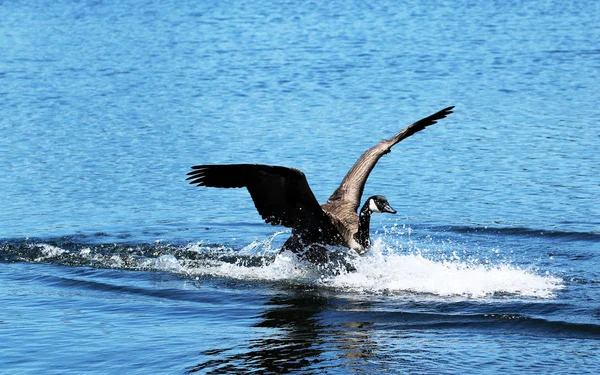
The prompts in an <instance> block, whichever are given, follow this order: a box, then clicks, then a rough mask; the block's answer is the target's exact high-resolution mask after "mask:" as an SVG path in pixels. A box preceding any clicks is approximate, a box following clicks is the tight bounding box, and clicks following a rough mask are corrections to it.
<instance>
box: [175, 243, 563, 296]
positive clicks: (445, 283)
mask: <svg viewBox="0 0 600 375" xmlns="http://www.w3.org/2000/svg"><path fill="white" fill-rule="evenodd" d="M350 262H351V263H352V265H353V266H354V267H355V268H356V272H347V271H346V270H345V269H338V270H334V271H337V272H323V270H320V269H318V268H317V267H315V266H313V265H311V264H308V263H307V262H304V261H301V260H299V259H298V258H297V257H296V256H295V255H294V254H291V253H283V254H279V255H277V256H276V257H275V260H274V261H272V262H271V263H268V264H264V265H261V266H247V265H246V264H244V262H236V263H227V262H216V263H212V264H206V265H204V266H201V267H197V268H189V269H187V270H186V272H187V273H189V274H191V275H212V276H218V277H227V278H234V279H240V280H262V281H288V282H297V283H306V284H310V285H315V286H322V287H328V288H335V289H341V290H345V291H350V292H357V293H371V294H373V293H375V294H389V293H416V294H430V295H437V296H462V297H467V298H482V297H491V296H498V295H512V296H522V297H536V298H552V297H553V296H554V293H555V292H556V291H557V290H560V289H562V287H563V286H562V280H561V279H560V278H557V277H554V276H549V275H539V274H536V272H535V271H533V270H526V269H521V268H519V267H516V266H512V265H510V264H497V265H493V264H489V262H488V261H487V260H486V261H482V262H481V263H477V262H475V261H473V260H470V261H469V262H465V261H461V260H460V258H459V257H458V256H456V255H454V256H453V257H450V259H441V260H436V259H430V258H427V257H425V256H423V255H422V253H421V252H420V251H418V252H416V253H412V254H396V253H394V249H391V248H390V247H389V246H387V245H386V243H385V242H384V241H382V240H381V239H378V240H376V241H375V243H374V245H373V247H372V249H371V251H370V252H369V253H368V254H367V255H365V256H362V257H352V258H351V259H350Z"/></svg>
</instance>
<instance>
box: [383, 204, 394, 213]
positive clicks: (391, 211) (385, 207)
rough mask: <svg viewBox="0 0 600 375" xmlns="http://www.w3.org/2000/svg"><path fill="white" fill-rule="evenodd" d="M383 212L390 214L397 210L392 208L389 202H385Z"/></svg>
mask: <svg viewBox="0 0 600 375" xmlns="http://www.w3.org/2000/svg"><path fill="white" fill-rule="evenodd" d="M383 212H389V213H390V214H395V213H396V210H394V209H393V208H392V206H390V205H389V204H387V203H386V204H385V206H383Z"/></svg>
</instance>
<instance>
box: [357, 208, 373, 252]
mask: <svg viewBox="0 0 600 375" xmlns="http://www.w3.org/2000/svg"><path fill="white" fill-rule="evenodd" d="M371 213H372V211H371V210H370V209H369V201H367V202H365V204H364V206H363V207H362V208H361V209H360V214H359V215H358V232H357V233H356V241H357V242H358V243H359V244H360V246H362V247H363V248H364V249H367V248H369V246H371V238H370V235H369V231H370V230H371V228H370V227H371Z"/></svg>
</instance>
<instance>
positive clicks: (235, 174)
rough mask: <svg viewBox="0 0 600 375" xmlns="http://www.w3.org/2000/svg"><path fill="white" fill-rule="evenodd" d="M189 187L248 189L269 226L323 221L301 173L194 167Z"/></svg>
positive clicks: (240, 166)
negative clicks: (193, 185)
mask: <svg viewBox="0 0 600 375" xmlns="http://www.w3.org/2000/svg"><path fill="white" fill-rule="evenodd" d="M192 169H193V170H192V171H191V172H189V173H188V176H189V177H188V178H187V180H190V184H195V185H198V186H209V187H219V188H242V187H245V188H247V189H248V192H249V193H250V196H251V197H252V200H253V201H254V205H255V207H256V210H257V211H258V213H259V214H260V215H261V216H262V218H263V219H264V220H265V221H266V222H267V223H269V224H273V225H283V226H286V227H296V226H298V225H299V226H307V227H314V226H318V225H319V224H320V221H322V220H326V217H325V213H324V212H323V210H322V209H321V206H320V205H319V203H318V201H317V199H316V198H315V196H314V194H313V192H312V190H311V189H310V187H309V185H308V182H307V180H306V176H305V175H304V173H303V172H302V171H300V170H298V169H295V168H286V167H280V166H270V165H261V164H229V165H197V166H194V167H192Z"/></svg>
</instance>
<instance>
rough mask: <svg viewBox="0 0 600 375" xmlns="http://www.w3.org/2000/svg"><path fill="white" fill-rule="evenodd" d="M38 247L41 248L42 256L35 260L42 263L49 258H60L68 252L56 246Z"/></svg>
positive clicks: (44, 245)
mask: <svg viewBox="0 0 600 375" xmlns="http://www.w3.org/2000/svg"><path fill="white" fill-rule="evenodd" d="M38 246H39V247H41V253H42V256H40V257H38V258H36V259H35V261H36V262H40V261H43V260H46V259H48V258H54V257H57V256H60V255H62V254H64V253H66V252H67V251H66V250H64V249H61V248H60V247H56V246H52V245H48V244H40V245H38Z"/></svg>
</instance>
